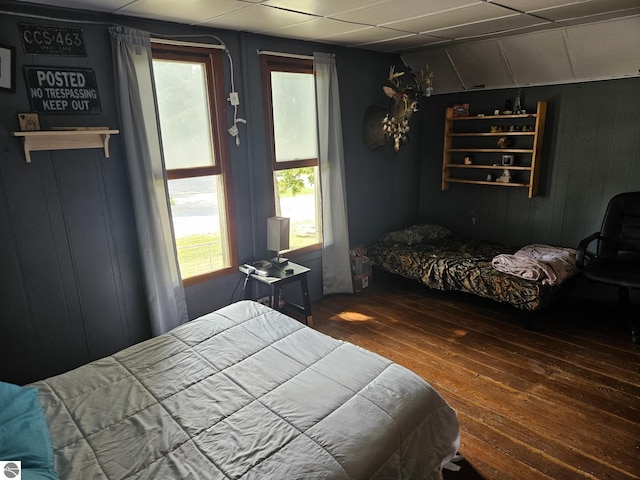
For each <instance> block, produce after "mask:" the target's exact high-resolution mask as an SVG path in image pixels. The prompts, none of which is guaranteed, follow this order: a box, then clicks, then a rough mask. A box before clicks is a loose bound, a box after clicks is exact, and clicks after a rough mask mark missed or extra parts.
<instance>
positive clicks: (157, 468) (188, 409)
mask: <svg viewBox="0 0 640 480" xmlns="http://www.w3.org/2000/svg"><path fill="white" fill-rule="evenodd" d="M33 385H34V386H36V387H38V389H39V393H40V399H41V402H42V404H43V407H44V411H45V415H46V418H47V422H48V424H49V429H50V432H51V436H52V440H53V444H54V450H55V455H56V470H57V471H58V472H59V474H60V477H61V478H62V479H78V480H87V479H91V480H95V479H111V480H121V479H154V480H157V479H171V480H175V479H186V478H193V479H230V478H241V479H263V480H264V479H278V480H285V479H305V480H310V479H355V478H362V479H364V478H376V479H390V478H393V479H436V478H437V476H438V472H439V470H440V467H441V465H442V464H443V463H445V462H446V461H448V459H449V458H451V456H452V455H453V454H454V453H455V452H456V449H457V447H458V442H459V436H458V435H459V430H458V421H457V417H456V414H455V412H454V411H453V410H452V409H451V408H450V407H449V406H448V405H447V404H446V403H445V401H444V400H443V399H442V398H441V397H440V396H439V395H438V394H437V393H436V392H435V391H434V390H433V389H432V388H431V387H430V386H429V385H428V384H427V383H426V382H425V381H424V380H422V379H421V378H420V377H418V376H417V375H415V374H413V373H412V372H410V371H408V370H407V369H405V368H403V367H401V366H399V365H397V364H394V363H392V362H390V361H389V360H386V359H384V358H382V357H380V356H378V355H376V354H373V353H371V352H368V351H366V350H364V349H361V348H359V347H356V346H354V345H351V344H348V343H345V342H342V341H337V340H334V339H332V338H330V337H328V336H325V335H323V334H321V333H319V332H316V331H314V330H312V329H311V328H309V327H306V326H304V325H302V324H300V323H299V322H296V321H295V320H293V319H291V318H289V317H286V316H284V315H282V314H281V313H279V312H276V311H274V310H271V309H269V308H267V307H264V306H262V305H259V304H257V303H254V302H249V301H243V302H238V303H236V304H233V305H230V306H228V307H225V308H223V309H221V310H218V311H216V312H213V313H210V314H208V315H205V316H203V317H201V318H199V319H197V320H194V321H191V322H189V323H188V324H185V325H182V326H180V327H178V328H176V329H175V330H173V331H171V332H169V333H167V334H165V335H162V336H160V337H156V338H154V339H151V340H148V341H146V342H143V343H140V344H138V345H134V346H132V347H130V348H127V349H125V350H123V351H121V352H119V353H117V354H115V355H112V356H110V357H106V358H103V359H101V360H97V361H95V362H92V363H90V364H88V365H85V366H83V367H80V368H78V369H76V370H73V371H71V372H68V373H65V374H63V375H59V376H56V377H52V378H49V379H47V380H43V381H40V382H37V383H35V384H33Z"/></svg>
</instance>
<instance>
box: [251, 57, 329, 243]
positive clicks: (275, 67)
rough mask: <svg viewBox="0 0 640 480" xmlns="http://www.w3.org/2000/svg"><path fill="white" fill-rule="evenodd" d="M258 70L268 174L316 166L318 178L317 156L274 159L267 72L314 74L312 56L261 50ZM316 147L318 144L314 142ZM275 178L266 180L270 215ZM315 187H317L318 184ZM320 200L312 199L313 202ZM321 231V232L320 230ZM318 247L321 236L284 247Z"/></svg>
mask: <svg viewBox="0 0 640 480" xmlns="http://www.w3.org/2000/svg"><path fill="white" fill-rule="evenodd" d="M260 61H261V67H262V68H261V70H262V87H263V95H262V97H263V100H264V112H265V126H266V136H267V143H268V146H269V148H268V152H269V155H268V157H269V158H268V161H269V169H270V171H271V177H272V178H273V179H275V177H274V175H275V173H276V172H277V171H280V170H290V169H294V168H305V167H317V169H318V175H317V180H316V181H320V162H319V159H318V157H313V158H304V159H298V160H287V161H282V162H278V161H276V143H275V127H274V122H273V96H272V94H273V92H272V88H271V72H289V73H306V74H310V75H314V76H315V73H314V71H313V60H312V59H306V58H295V57H282V56H277V55H267V54H263V55H261V58H260ZM318 147H319V145H318ZM274 188H275V181H271V182H269V193H270V195H271V199H272V205H271V215H275V212H276V195H275V191H274ZM317 191H320V189H319V188H318V189H317ZM318 201H322V199H321V198H320V199H319V200H318V199H316V202H318ZM316 223H317V224H318V226H320V225H322V221H321V219H316ZM320 233H321V232H320ZM321 249H322V240H320V241H318V242H316V243H313V244H311V245H307V246H305V247H301V248H296V249H291V250H288V252H289V253H291V252H295V253H300V254H302V253H306V252H312V251H317V250H321Z"/></svg>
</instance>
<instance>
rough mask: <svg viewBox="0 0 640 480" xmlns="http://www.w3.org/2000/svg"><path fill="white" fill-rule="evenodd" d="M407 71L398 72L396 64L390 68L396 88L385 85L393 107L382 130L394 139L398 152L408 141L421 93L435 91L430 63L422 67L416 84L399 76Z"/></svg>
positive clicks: (427, 94) (390, 79)
mask: <svg viewBox="0 0 640 480" xmlns="http://www.w3.org/2000/svg"><path fill="white" fill-rule="evenodd" d="M404 74H405V72H396V71H395V66H393V65H392V66H391V68H390V69H389V79H388V80H389V82H391V83H392V84H393V85H394V86H395V87H396V88H395V89H393V88H391V87H383V88H384V91H385V93H386V94H387V96H388V97H390V98H391V108H390V110H389V112H388V113H387V114H386V115H385V117H384V119H383V120H382V130H383V132H384V134H385V137H386V138H387V140H389V139H393V148H394V149H395V151H396V152H398V151H399V150H400V148H401V147H402V145H403V144H404V143H405V142H406V141H407V134H408V133H409V130H410V127H409V119H410V118H411V115H412V114H413V112H417V111H418V97H419V95H424V96H427V97H428V96H430V95H431V93H432V92H433V72H431V71H430V70H429V65H426V66H425V68H421V69H420V77H419V78H414V82H415V83H414V84H411V85H403V84H401V82H400V80H399V78H400V77H401V76H402V75H404Z"/></svg>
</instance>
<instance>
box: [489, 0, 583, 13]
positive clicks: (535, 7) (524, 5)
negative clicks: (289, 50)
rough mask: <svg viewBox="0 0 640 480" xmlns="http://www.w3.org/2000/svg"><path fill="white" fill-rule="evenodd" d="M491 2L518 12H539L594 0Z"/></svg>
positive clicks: (513, 0) (504, 0)
mask: <svg viewBox="0 0 640 480" xmlns="http://www.w3.org/2000/svg"><path fill="white" fill-rule="evenodd" d="M489 1H490V2H491V3H499V4H500V5H503V6H505V7H508V8H511V9H513V10H515V11H518V12H524V13H529V12H537V11H540V10H545V9H548V8H557V7H564V6H565V5H568V4H572V5H576V4H580V3H589V2H591V1H592V0H564V1H563V0H527V1H526V2H523V1H522V0H489Z"/></svg>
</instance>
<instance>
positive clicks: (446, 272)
mask: <svg viewBox="0 0 640 480" xmlns="http://www.w3.org/2000/svg"><path fill="white" fill-rule="evenodd" d="M441 237H442V238H436V239H434V240H431V239H429V240H428V241H422V242H415V241H410V242H405V241H398V237H397V235H396V236H395V237H394V236H390V235H389V234H387V235H384V236H383V237H381V239H380V241H378V242H377V243H375V244H374V245H371V246H370V247H367V256H368V257H369V258H370V259H371V261H372V262H373V263H374V264H376V265H378V266H379V267H381V268H383V269H384V270H386V271H388V272H391V273H394V274H398V275H402V276H403V277H407V278H411V279H414V280H417V281H419V282H421V283H423V284H424V285H426V286H428V287H430V288H434V289H438V290H455V291H461V292H466V293H472V294H475V295H479V296H481V297H485V298H489V299H492V300H495V301H498V302H501V303H507V304H509V305H512V306H514V307H516V308H519V309H522V310H527V311H533V310H538V309H540V308H543V307H545V306H546V305H548V304H549V303H551V301H552V297H553V294H554V293H555V291H556V290H557V288H558V286H550V285H543V284H542V283H540V282H536V281H531V280H526V279H524V278H520V277H517V276H514V275H510V274H508V273H503V272H500V271H498V270H496V269H495V268H494V267H493V265H492V263H491V262H492V259H493V258H494V257H495V256H497V255H500V254H514V253H515V252H516V250H517V248H512V247H507V246H504V245H499V244H494V243H489V242H484V241H479V240H471V239H465V238H460V237H457V236H453V235H447V236H444V235H441Z"/></svg>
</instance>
